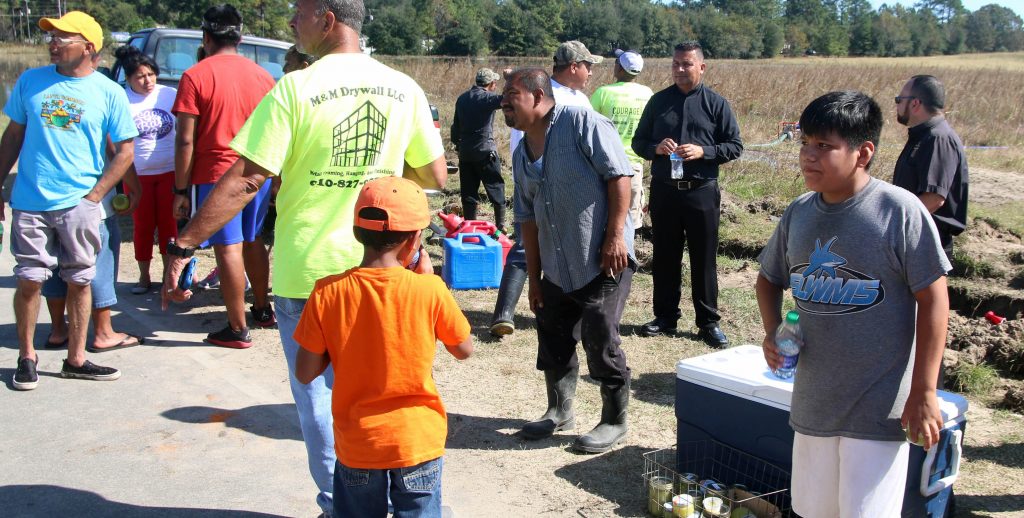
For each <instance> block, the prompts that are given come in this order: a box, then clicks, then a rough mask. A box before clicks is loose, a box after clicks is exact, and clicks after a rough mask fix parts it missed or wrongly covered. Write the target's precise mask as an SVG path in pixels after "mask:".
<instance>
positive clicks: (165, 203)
mask: <svg viewBox="0 0 1024 518" xmlns="http://www.w3.org/2000/svg"><path fill="white" fill-rule="evenodd" d="M139 183H141V184H142V199H141V200H139V206H138V208H136V209H135V213H134V214H132V219H134V220H135V236H134V241H135V260H136V261H150V260H152V259H153V230H154V229H156V230H157V232H158V236H159V240H158V241H157V243H159V245H160V254H161V255H162V254H165V253H167V242H168V241H170V239H171V238H172V237H174V238H176V237H178V225H177V222H175V221H174V215H173V214H172V213H171V204H172V203H173V202H174V171H170V172H167V173H161V174H153V175H145V176H139Z"/></svg>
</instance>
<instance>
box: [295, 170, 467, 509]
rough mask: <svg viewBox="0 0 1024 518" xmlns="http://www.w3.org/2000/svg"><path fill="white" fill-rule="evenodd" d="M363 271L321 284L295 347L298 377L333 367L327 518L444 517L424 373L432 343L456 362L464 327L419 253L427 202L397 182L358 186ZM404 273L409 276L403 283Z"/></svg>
mask: <svg viewBox="0 0 1024 518" xmlns="http://www.w3.org/2000/svg"><path fill="white" fill-rule="evenodd" d="M355 211H356V213H355V237H356V239H358V240H359V242H360V243H362V244H363V247H364V248H363V261H362V263H361V264H360V265H359V266H358V267H356V268H353V269H351V270H348V271H347V272H345V273H342V274H339V275H331V276H328V277H324V278H323V279H320V280H319V281H317V283H316V287H315V288H314V289H313V293H312V294H311V295H310V297H309V302H308V303H307V304H306V308H305V310H304V311H303V312H302V317H301V319H300V320H299V325H298V327H297V328H296V330H295V335H294V336H295V340H296V341H297V342H299V344H300V345H301V346H302V348H300V349H299V352H298V356H297V361H296V366H295V376H296V378H298V380H299V381H301V382H302V383H309V382H310V381H311V380H313V379H314V378H316V377H317V376H319V375H320V373H322V372H323V371H324V369H326V368H327V366H328V364H333V366H334V369H335V370H334V373H335V378H334V396H333V401H332V412H333V414H334V442H335V450H336V451H337V454H338V461H337V464H336V465H335V469H334V514H335V515H336V516H370V517H376V516H379V517H382V518H383V517H384V516H386V515H387V512H388V496H389V494H390V500H391V503H392V505H393V506H394V513H395V516H441V468H442V455H444V444H445V439H446V437H447V435H448V417H447V415H446V414H445V411H444V405H442V403H441V397H440V396H439V395H438V393H437V387H436V386H435V385H434V380H433V374H432V368H433V363H434V354H435V353H436V351H437V346H436V340H440V341H441V342H442V343H443V344H444V345H445V348H446V349H447V350H448V352H449V353H451V354H452V356H455V357H456V358H458V359H460V360H463V359H466V358H468V357H469V355H470V354H471V353H472V352H473V341H472V337H471V336H470V334H469V331H470V327H469V322H468V321H467V320H466V317H465V315H463V314H462V311H461V310H460V309H459V307H458V305H457V304H456V302H455V299H454V298H453V297H452V295H451V292H449V291H448V288H447V287H446V286H445V285H444V282H443V281H442V280H441V279H440V278H439V277H437V276H434V275H432V273H433V268H432V267H431V265H430V259H429V258H428V257H427V255H426V252H424V251H423V250H422V248H421V246H420V234H421V232H422V229H424V228H426V227H427V225H428V224H429V223H430V210H429V209H428V208H427V198H426V195H425V194H424V193H423V190H422V189H420V188H419V187H418V186H417V185H416V184H415V183H413V182H411V181H409V180H406V179H403V178H398V177H393V176H392V177H385V178H379V179H376V180H372V181H370V182H368V183H367V184H366V185H365V186H363V189H362V192H360V193H359V199H358V200H357V201H356V207H355ZM410 270H413V271H410Z"/></svg>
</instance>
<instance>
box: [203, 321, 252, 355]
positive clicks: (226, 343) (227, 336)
mask: <svg viewBox="0 0 1024 518" xmlns="http://www.w3.org/2000/svg"><path fill="white" fill-rule="evenodd" d="M203 341H204V342H206V343H208V344H213V345H217V346H220V347H229V348H231V349H248V348H250V347H252V336H250V335H249V328H248V327H243V328H242V330H241V331H235V330H234V329H231V324H228V326H227V327H225V328H224V329H221V330H220V331H217V332H216V333H210V334H208V335H206V340H203Z"/></svg>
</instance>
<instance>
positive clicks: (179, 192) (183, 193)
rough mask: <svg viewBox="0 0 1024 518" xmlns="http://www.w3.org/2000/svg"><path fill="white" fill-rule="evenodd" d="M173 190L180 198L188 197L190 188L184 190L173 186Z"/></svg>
mask: <svg viewBox="0 0 1024 518" xmlns="http://www.w3.org/2000/svg"><path fill="white" fill-rule="evenodd" d="M171 189H173V190H174V194H177V195H178V196H188V187H185V188H184V189H178V188H176V187H174V186H173V185H172V186H171Z"/></svg>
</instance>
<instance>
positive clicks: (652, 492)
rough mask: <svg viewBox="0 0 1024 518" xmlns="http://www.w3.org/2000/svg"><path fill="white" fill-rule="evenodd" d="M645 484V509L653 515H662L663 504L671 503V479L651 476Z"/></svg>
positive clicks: (663, 510)
mask: <svg viewBox="0 0 1024 518" xmlns="http://www.w3.org/2000/svg"><path fill="white" fill-rule="evenodd" d="M647 485H648V488H647V511H648V512H650V513H651V514H652V515H654V516H662V515H663V514H664V512H665V508H664V505H665V504H666V503H669V504H671V503H672V479H670V478H668V477H651V480H650V482H648V483H647Z"/></svg>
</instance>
